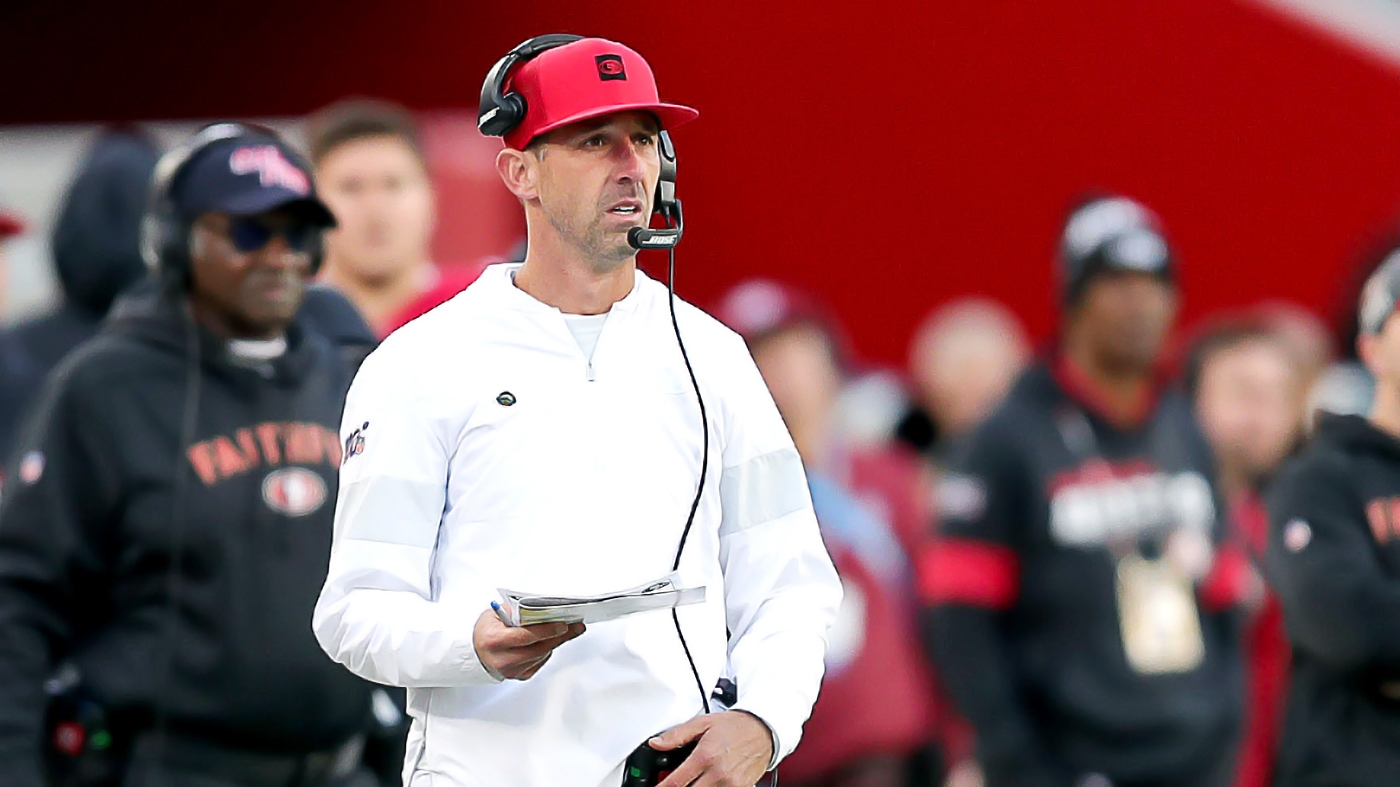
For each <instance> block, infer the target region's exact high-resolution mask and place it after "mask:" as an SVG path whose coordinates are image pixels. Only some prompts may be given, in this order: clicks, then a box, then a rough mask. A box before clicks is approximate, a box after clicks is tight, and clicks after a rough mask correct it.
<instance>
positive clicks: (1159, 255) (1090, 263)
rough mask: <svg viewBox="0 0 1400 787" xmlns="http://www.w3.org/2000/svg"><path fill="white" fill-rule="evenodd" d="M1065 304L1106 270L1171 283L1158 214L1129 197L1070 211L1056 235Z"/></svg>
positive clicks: (1169, 255)
mask: <svg viewBox="0 0 1400 787" xmlns="http://www.w3.org/2000/svg"><path fill="white" fill-rule="evenodd" d="M1060 264H1061V268H1062V270H1061V274H1062V284H1063V285H1064V295H1065V302H1066V303H1074V302H1075V301H1076V300H1078V298H1079V295H1080V294H1081V293H1082V292H1083V291H1084V287H1085V285H1087V284H1088V283H1089V280H1090V279H1092V278H1093V277H1095V276H1097V275H1098V274H1100V273H1105V272H1109V271H1119V272H1136V273H1149V274H1152V275H1154V276H1157V277H1158V278H1160V279H1162V280H1163V281H1166V282H1169V283H1170V282H1174V281H1175V274H1176V271H1175V267H1176V266H1175V261H1174V260H1173V259H1172V252H1171V247H1170V246H1169V245H1168V244H1167V239H1166V236H1165V235H1164V234H1163V232H1162V225H1161V222H1160V221H1159V220H1158V218H1157V216H1156V214H1154V213H1153V212H1152V211H1150V210H1148V209H1147V208H1146V207H1145V206H1143V205H1142V204H1141V203H1138V202H1137V201H1135V200H1132V199H1129V198H1127V197H1102V198H1098V199H1093V200H1090V201H1088V202H1086V203H1084V204H1082V205H1080V206H1079V207H1078V208H1076V209H1075V210H1074V212H1073V213H1071V214H1070V217H1069V220H1068V221H1066V222H1065V229H1064V234H1063V235H1062V236H1061V238H1060Z"/></svg>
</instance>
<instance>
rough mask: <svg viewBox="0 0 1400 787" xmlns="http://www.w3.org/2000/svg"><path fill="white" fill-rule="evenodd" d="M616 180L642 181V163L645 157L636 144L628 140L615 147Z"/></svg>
mask: <svg viewBox="0 0 1400 787" xmlns="http://www.w3.org/2000/svg"><path fill="white" fill-rule="evenodd" d="M617 151H618V153H617V158H618V164H617V178H618V180H619V181H624V180H641V179H642V161H643V156H644V155H645V154H644V153H643V152H642V149H641V147H640V146H638V145H637V143H636V142H633V141H631V140H628V141H627V143H626V144H623V145H618V146H617Z"/></svg>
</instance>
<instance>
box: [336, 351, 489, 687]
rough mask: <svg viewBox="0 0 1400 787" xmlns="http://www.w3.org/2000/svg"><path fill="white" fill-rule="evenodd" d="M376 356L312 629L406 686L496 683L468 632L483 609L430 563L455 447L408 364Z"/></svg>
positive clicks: (348, 432) (356, 406)
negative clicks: (446, 586)
mask: <svg viewBox="0 0 1400 787" xmlns="http://www.w3.org/2000/svg"><path fill="white" fill-rule="evenodd" d="M390 361H392V358H386V357H385V356H384V355H383V354H382V353H376V354H374V355H371V356H370V357H369V359H368V360H366V362H365V364H364V366H363V367H361V369H360V372H359V374H358V375H356V377H355V381H354V383H353V384H352V385H351V386H350V393H349V396H348V399H347V400H346V403H345V416H344V420H343V421H342V426H341V439H342V441H343V442H344V445H345V451H344V458H343V459H342V461H341V468H340V490H339V493H338V494H339V497H338V499H337V500H336V509H335V538H334V541H333V543H332V547H331V560H330V569H329V572H328V574H327V577H326V584H325V587H324V588H322V590H321V597H320V599H319V600H318V601H317V603H316V611H315V614H314V615H313V618H312V627H313V629H314V630H315V633H316V639H317V640H318V641H319V642H320V643H321V647H322V648H324V649H325V651H326V653H328V654H329V655H330V656H331V658H333V659H335V660H336V661H338V662H340V663H341V664H344V665H345V666H347V667H349V668H350V670H351V671H352V672H354V673H355V674H356V675H359V676H360V677H362V678H365V679H367V680H371V681H375V682H377V683H384V684H388V685H391V686H403V687H412V688H418V687H449V686H471V685H482V684H489V683H494V682H496V681H497V678H494V677H493V676H491V675H490V674H489V673H488V672H487V671H486V669H485V667H483V666H482V664H481V661H480V659H479V658H478V657H477V654H476V648H475V646H474V645H473V643H472V633H473V629H474V627H475V624H476V619H477V617H478V615H479V614H480V612H481V610H475V609H456V608H450V607H448V606H445V605H443V604H441V603H439V602H438V601H437V599H436V598H435V597H434V592H433V585H432V580H431V577H432V570H433V560H434V552H435V547H436V544H437V538H438V528H439V526H440V524H441V522H442V514H443V506H444V502H445V499H446V493H447V468H448V457H449V454H450V452H449V449H448V445H447V443H446V438H445V437H444V435H443V433H442V430H441V428H440V427H439V426H438V425H437V424H436V423H435V422H434V421H433V420H431V419H430V418H429V417H428V416H427V415H425V413H424V411H423V408H422V407H421V406H420V404H419V402H418V400H417V397H415V396H414V395H413V393H412V392H411V390H410V384H409V383H408V382H407V380H409V379H411V376H405V371H404V370H403V369H400V368H397V365H396V364H394V363H392V362H390Z"/></svg>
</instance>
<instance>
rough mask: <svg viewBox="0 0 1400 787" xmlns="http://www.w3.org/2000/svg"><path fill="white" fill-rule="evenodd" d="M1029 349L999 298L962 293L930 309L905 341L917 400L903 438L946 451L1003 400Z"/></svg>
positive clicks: (931, 451)
mask: <svg viewBox="0 0 1400 787" xmlns="http://www.w3.org/2000/svg"><path fill="white" fill-rule="evenodd" d="M1030 355H1031V352H1030V343H1029V341H1028V340H1027V339H1026V333H1025V330H1024V329H1023V328H1022V327H1021V322H1020V320H1018V319H1016V315H1014V314H1012V313H1011V310H1010V309H1007V308H1006V307H1005V306H1002V305H1001V304H999V303H997V302H996V301H992V300H988V299H985V298H962V299H959V300H955V301H952V302H951V303H948V304H945V305H944V306H941V307H939V308H938V309H935V310H934V311H933V313H931V314H930V315H929V316H928V318H927V319H925V320H924V322H923V324H922V325H921V326H920V327H919V330H918V331H917V332H916V333H915V334H914V340H913V342H911V344H910V348H909V379H910V383H911V386H912V388H913V392H914V403H913V406H912V407H911V408H910V410H909V412H908V413H906V414H905V416H904V419H903V420H902V421H901V423H900V424H899V427H898V429H899V437H900V439H902V440H904V441H905V442H907V443H909V444H910V445H911V446H913V447H914V448H915V449H917V450H919V451H922V452H924V453H926V454H927V455H929V456H930V457H931V458H935V459H937V458H939V457H941V456H943V455H944V454H945V453H946V452H947V448H948V446H949V445H951V444H952V443H953V442H954V441H955V440H957V439H958V438H959V437H961V436H963V435H965V434H967V433H968V432H969V431H971V430H972V428H973V427H975V426H977V424H979V423H981V422H982V420H983V419H984V418H986V417H987V416H988V415H990V414H991V412H992V411H993V410H995V409H996V407H997V405H999V404H1001V400H1002V399H1003V398H1004V397H1005V396H1006V392H1007V391H1008V390H1010V388H1011V383H1012V382H1013V381H1014V380H1015V379H1016V377H1017V375H1019V374H1020V373H1021V370H1022V369H1024V368H1025V366H1026V363H1027V362H1028V361H1029V360H1030Z"/></svg>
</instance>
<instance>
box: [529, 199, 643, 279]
mask: <svg viewBox="0 0 1400 787" xmlns="http://www.w3.org/2000/svg"><path fill="white" fill-rule="evenodd" d="M544 215H545V219H546V220H547V221H549V226H551V227H553V228H554V231H555V232H556V233H558V234H559V237H560V238H563V239H564V241H565V242H567V243H568V244H569V245H571V246H573V247H574V248H576V249H578V250H579V251H581V252H582V253H583V259H584V262H586V263H587V264H588V268H589V270H591V271H592V272H594V273H597V274H604V273H612V272H613V271H615V270H617V269H618V268H620V267H622V265H623V263H625V262H627V261H628V260H630V259H632V258H633V257H634V256H636V254H637V252H636V250H635V249H633V248H632V247H631V245H629V244H621V245H610V244H609V243H608V242H607V240H606V239H605V237H604V235H603V232H602V230H601V228H600V227H599V224H601V223H602V219H597V220H595V221H594V222H593V223H592V224H590V225H589V226H587V227H585V228H583V229H582V230H580V229H579V228H577V227H575V226H574V225H573V224H572V223H571V222H569V221H568V220H567V219H565V218H563V217H561V216H556V215H554V213H553V212H551V211H548V210H546V211H545V212H544Z"/></svg>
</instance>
